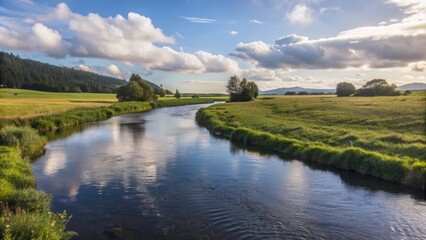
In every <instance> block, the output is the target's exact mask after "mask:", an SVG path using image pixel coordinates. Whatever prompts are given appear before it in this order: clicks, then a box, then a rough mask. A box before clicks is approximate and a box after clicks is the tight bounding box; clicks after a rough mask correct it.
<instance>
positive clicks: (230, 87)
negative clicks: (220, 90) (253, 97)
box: [226, 76, 241, 102]
mask: <svg viewBox="0 0 426 240" xmlns="http://www.w3.org/2000/svg"><path fill="white" fill-rule="evenodd" d="M226 91H227V92H228V93H229V98H230V100H231V102H238V101H240V93H241V81H240V79H239V78H238V77H237V76H232V77H231V78H230V79H229V81H228V84H226Z"/></svg>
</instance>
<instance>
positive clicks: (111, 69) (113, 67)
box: [107, 64, 121, 77]
mask: <svg viewBox="0 0 426 240" xmlns="http://www.w3.org/2000/svg"><path fill="white" fill-rule="evenodd" d="M107 71H108V73H109V74H110V75H112V76H114V77H121V71H120V69H119V68H118V67H117V66H116V65H114V64H111V65H109V66H108V67H107Z"/></svg>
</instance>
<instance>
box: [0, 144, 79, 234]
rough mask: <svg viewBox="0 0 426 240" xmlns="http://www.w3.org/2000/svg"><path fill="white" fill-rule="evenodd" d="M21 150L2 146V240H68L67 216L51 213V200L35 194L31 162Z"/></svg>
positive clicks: (0, 182) (42, 193)
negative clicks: (23, 155) (24, 156)
mask: <svg viewBox="0 0 426 240" xmlns="http://www.w3.org/2000/svg"><path fill="white" fill-rule="evenodd" d="M21 153H22V152H21V151H20V150H19V148H18V146H14V147H5V146H0V239H69V238H70V237H72V236H73V235H74V233H72V232H68V231H66V230H65V225H66V223H67V221H68V220H69V217H68V216H67V215H66V213H60V214H56V213H52V212H51V211H50V202H51V197H50V196H48V195H47V194H46V193H44V192H42V191H38V190H35V189H34V187H35V180H34V177H33V176H32V169H31V165H30V162H29V161H27V160H24V159H23V158H22V157H21Z"/></svg>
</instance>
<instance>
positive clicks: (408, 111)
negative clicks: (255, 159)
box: [197, 92, 426, 181]
mask: <svg viewBox="0 0 426 240" xmlns="http://www.w3.org/2000/svg"><path fill="white" fill-rule="evenodd" d="M425 114H426V94H425V92H416V93H415V94H413V95H412V96H399V97H345V98H337V97H335V96H273V97H263V98H259V99H257V100H256V101H253V102H241V103H226V104H220V105H214V106H211V107H209V108H207V109H204V110H202V111H201V112H200V113H199V114H198V117H197V118H198V121H199V122H200V123H202V124H203V123H204V125H207V127H208V128H210V130H213V131H217V132H221V131H222V132H224V133H225V135H228V137H230V138H232V137H234V138H242V139H240V140H241V141H247V132H250V131H254V133H268V134H272V136H279V137H283V138H286V139H287V140H289V141H294V144H296V145H300V146H301V147H300V149H299V150H300V151H299V152H298V153H297V154H295V155H296V156H299V155H300V156H301V157H302V158H306V157H304V156H302V155H304V154H303V153H306V154H307V152H308V149H310V148H312V147H313V146H317V147H318V148H323V149H328V150H330V151H331V150H333V151H336V154H337V153H338V152H343V151H345V150H347V149H358V150H360V151H363V152H364V153H372V154H380V155H382V156H383V158H386V159H387V158H389V159H391V158H393V159H402V160H401V161H405V162H406V163H407V164H408V165H411V164H413V163H414V162H420V163H421V164H420V165H422V166H423V168H424V171H426V135H425V134H426V132H425V131H426V130H425V127H426V125H425V124H426V123H425V116H426V115H425ZM245 129H246V130H247V131H245ZM235 130H238V131H235ZM239 132H240V133H241V134H243V136H242V137H241V136H239V137H236V136H238V133H239ZM244 132H246V133H244ZM254 133H253V134H254ZM244 134H246V135H244ZM231 135H232V136H231ZM255 135H256V134H255ZM237 140H238V139H237ZM257 145H258V144H257ZM317 150H318V149H317ZM328 150H327V151H328ZM284 152H285V151H284ZM290 152H291V151H290ZM319 152H321V151H319ZM306 154H305V155H306ZM293 155H294V154H293ZM361 155H362V154H361ZM324 161H325V160H324ZM401 164H402V163H401ZM408 165H407V166H408ZM354 170H356V169H354ZM366 173H367V174H368V171H367V172H366ZM425 173H426V172H425ZM371 175H375V174H371ZM376 175H377V174H376ZM424 177H426V176H424ZM392 179H393V178H392ZM393 180H395V179H393ZM398 181H399V180H398Z"/></svg>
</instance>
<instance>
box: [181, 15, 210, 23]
mask: <svg viewBox="0 0 426 240" xmlns="http://www.w3.org/2000/svg"><path fill="white" fill-rule="evenodd" d="M180 18H183V19H185V20H187V21H189V22H192V23H214V22H216V20H215V19H210V18H199V17H183V16H181V17H180Z"/></svg>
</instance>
